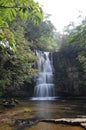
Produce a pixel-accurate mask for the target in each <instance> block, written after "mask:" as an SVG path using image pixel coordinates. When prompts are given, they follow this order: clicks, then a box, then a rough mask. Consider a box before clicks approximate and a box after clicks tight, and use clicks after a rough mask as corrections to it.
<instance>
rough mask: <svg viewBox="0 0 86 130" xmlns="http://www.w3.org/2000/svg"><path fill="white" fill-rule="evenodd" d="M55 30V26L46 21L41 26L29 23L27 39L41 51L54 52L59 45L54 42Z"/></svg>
mask: <svg viewBox="0 0 86 130" xmlns="http://www.w3.org/2000/svg"><path fill="white" fill-rule="evenodd" d="M54 31H55V28H54V26H53V24H52V23H51V22H50V21H48V20H45V21H44V22H41V23H40V24H39V25H37V26H36V25H34V24H33V22H32V21H27V25H26V30H25V37H26V38H27V40H28V41H32V42H33V44H32V46H34V48H38V49H40V50H49V51H53V50H56V49H57V44H56V42H55V40H54Z"/></svg>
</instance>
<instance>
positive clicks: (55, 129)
mask: <svg viewBox="0 0 86 130" xmlns="http://www.w3.org/2000/svg"><path fill="white" fill-rule="evenodd" d="M24 130H84V129H83V128H80V127H77V126H67V125H61V124H60V125H57V124H53V123H43V122H42V123H38V124H37V125H35V126H32V127H31V128H26V129H24Z"/></svg>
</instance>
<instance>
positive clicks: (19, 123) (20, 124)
mask: <svg viewBox="0 0 86 130" xmlns="http://www.w3.org/2000/svg"><path fill="white" fill-rule="evenodd" d="M39 121H40V120H39V119H37V118H34V119H18V120H16V122H15V124H14V127H15V128H14V130H22V129H24V128H25V127H31V126H32V125H35V124H36V123H38V122H39Z"/></svg>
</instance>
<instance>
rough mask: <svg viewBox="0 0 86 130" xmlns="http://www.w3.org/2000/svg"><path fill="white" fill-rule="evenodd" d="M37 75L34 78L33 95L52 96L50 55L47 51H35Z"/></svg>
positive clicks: (40, 96) (46, 97)
mask: <svg viewBox="0 0 86 130" xmlns="http://www.w3.org/2000/svg"><path fill="white" fill-rule="evenodd" d="M36 55H37V56H38V58H39V60H38V62H37V66H38V70H39V75H38V77H37V79H36V86H35V89H34V97H39V98H44V97H45V99H48V98H50V97H53V96H54V84H53V65H52V55H50V53H49V52H41V51H36ZM50 56H51V57H50Z"/></svg>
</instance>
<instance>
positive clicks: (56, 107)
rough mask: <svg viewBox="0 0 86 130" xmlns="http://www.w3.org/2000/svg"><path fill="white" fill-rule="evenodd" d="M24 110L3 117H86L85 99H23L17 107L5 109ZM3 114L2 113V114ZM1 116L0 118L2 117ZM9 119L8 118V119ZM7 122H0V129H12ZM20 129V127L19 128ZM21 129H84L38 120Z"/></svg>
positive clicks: (15, 118) (13, 118)
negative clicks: (34, 123)
mask: <svg viewBox="0 0 86 130" xmlns="http://www.w3.org/2000/svg"><path fill="white" fill-rule="evenodd" d="M22 110H23V111H24V112H20V113H18V114H15V115H14V116H12V117H10V116H9V117H8V116H7V117H4V119H5V118H6V119H7V122H8V119H10V118H11V119H12V120H18V119H29V120H30V119H31V118H36V119H58V118H77V117H81V118H83V117H86V101H85V100H56V101H23V102H21V103H20V106H19V107H17V108H13V109H9V111H8V110H6V111H7V112H9V113H11V114H12V113H13V112H17V111H22ZM2 116H3V114H2ZM2 116H1V118H2ZM9 121H10V120H9ZM11 126H12V125H10V124H9V123H7V124H0V130H13V127H15V126H12V127H11ZM20 130H21V129H20ZM22 130H84V129H83V128H81V127H77V126H67V125H62V124H54V123H44V122H40V123H38V124H36V125H34V126H32V127H30V128H29V127H27V128H24V129H22Z"/></svg>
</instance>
